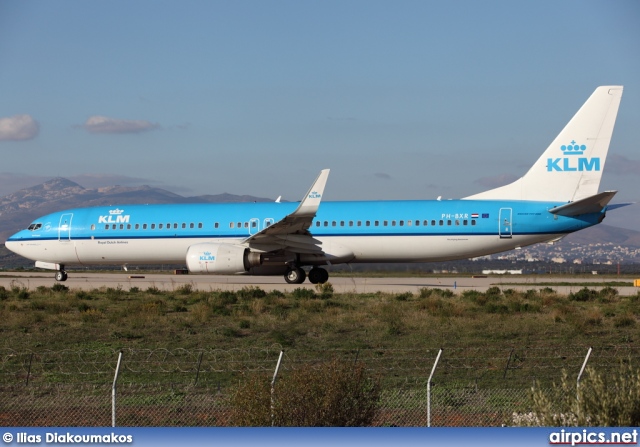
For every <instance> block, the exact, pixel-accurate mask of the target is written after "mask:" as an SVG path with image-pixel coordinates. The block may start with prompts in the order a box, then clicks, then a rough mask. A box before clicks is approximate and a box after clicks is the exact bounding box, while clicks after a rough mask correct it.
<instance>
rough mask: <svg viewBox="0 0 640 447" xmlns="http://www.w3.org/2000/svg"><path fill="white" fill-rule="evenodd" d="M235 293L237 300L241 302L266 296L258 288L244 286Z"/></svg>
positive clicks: (265, 293)
mask: <svg viewBox="0 0 640 447" xmlns="http://www.w3.org/2000/svg"><path fill="white" fill-rule="evenodd" d="M236 293H237V295H238V298H240V299H243V300H251V299H255V298H264V297H265V296H267V292H265V291H264V290H262V289H261V288H260V287H255V286H251V287H249V286H245V287H243V288H242V289H240V290H238V292H236Z"/></svg>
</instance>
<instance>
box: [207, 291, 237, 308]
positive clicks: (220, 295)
mask: <svg viewBox="0 0 640 447" xmlns="http://www.w3.org/2000/svg"><path fill="white" fill-rule="evenodd" d="M212 301H213V303H214V305H215V306H227V305H229V304H236V303H237V302H238V295H237V294H236V292H232V291H230V290H223V291H222V292H217V293H216V294H214V295H213V299H212Z"/></svg>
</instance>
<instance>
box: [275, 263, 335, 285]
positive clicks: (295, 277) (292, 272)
mask: <svg viewBox="0 0 640 447" xmlns="http://www.w3.org/2000/svg"><path fill="white" fill-rule="evenodd" d="M306 278H307V273H306V272H305V271H304V270H303V269H302V268H300V267H291V268H290V269H289V270H287V273H285V275H284V280H285V281H286V282H287V283H288V284H302V283H303V282H304V280H305V279H306ZM328 280H329V272H327V271H326V270H325V269H323V268H319V267H314V268H312V269H311V270H309V282H310V283H311V284H324V283H325V282H327V281H328Z"/></svg>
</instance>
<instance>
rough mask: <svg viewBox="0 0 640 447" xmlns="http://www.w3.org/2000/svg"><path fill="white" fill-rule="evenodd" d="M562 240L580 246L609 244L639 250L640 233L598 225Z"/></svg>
mask: <svg viewBox="0 0 640 447" xmlns="http://www.w3.org/2000/svg"><path fill="white" fill-rule="evenodd" d="M564 240H565V241H570V242H573V243H575V244H580V245H587V244H593V243H594V242H610V243H612V244H616V245H621V246H625V247H636V248H640V231H634V230H628V229H626V228H618V227H612V226H609V225H604V224H600V225H596V226H595V227H591V228H587V229H586V230H582V231H577V232H575V233H571V234H570V235H569V236H567V237H566V238H564Z"/></svg>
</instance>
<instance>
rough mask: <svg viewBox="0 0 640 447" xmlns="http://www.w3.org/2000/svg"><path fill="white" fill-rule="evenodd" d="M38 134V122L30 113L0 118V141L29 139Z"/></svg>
mask: <svg viewBox="0 0 640 447" xmlns="http://www.w3.org/2000/svg"><path fill="white" fill-rule="evenodd" d="M36 135H38V123H37V122H36V120H34V119H33V118H32V117H31V116H30V115H14V116H11V117H9V118H0V141H20V140H30V139H32V138H34V137H35V136H36Z"/></svg>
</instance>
